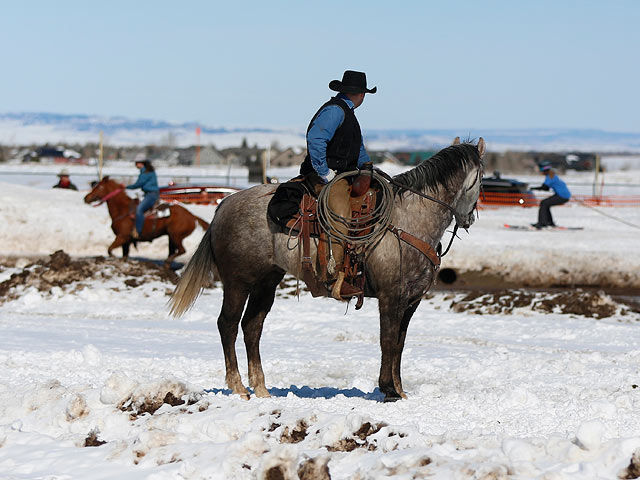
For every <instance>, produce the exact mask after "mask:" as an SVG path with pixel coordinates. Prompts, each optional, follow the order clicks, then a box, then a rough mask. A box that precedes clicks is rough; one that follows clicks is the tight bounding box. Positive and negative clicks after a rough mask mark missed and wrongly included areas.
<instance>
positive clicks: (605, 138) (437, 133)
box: [0, 113, 640, 153]
mask: <svg viewBox="0 0 640 480" xmlns="http://www.w3.org/2000/svg"><path fill="white" fill-rule="evenodd" d="M197 126H198V125H197V124H196V123H194V122H191V123H180V124H178V123H169V122H165V121H156V120H149V119H129V118H125V117H103V116H95V115H65V114H56V113H4V114H2V113H0V143H3V144H9V145H27V144H32V143H35V144H41V143H45V142H48V143H87V142H98V138H99V132H100V131H102V132H103V134H104V141H105V143H108V144H110V145H122V146H126V145H144V144H153V143H155V144H164V145H166V144H172V145H176V146H188V145H195V144H196V143H197V138H196V128H197ZM200 129H201V136H200V143H201V145H208V144H214V145H215V146H216V147H218V148H225V147H230V146H237V145H240V143H241V142H242V141H243V139H246V141H247V143H248V144H249V145H255V144H257V145H259V146H261V147H266V146H268V145H270V144H272V143H273V142H277V143H278V145H279V146H281V147H286V146H304V145H305V139H304V132H305V130H304V127H299V128H288V129H287V128H272V127H264V128H256V127H209V126H204V125H200ZM364 133H365V139H366V143H367V146H368V148H369V149H375V150H384V149H388V150H398V149H433V148H441V147H443V146H445V145H448V144H449V143H450V142H451V140H452V139H453V138H454V137H456V136H460V137H461V138H463V139H465V138H471V139H474V138H477V137H480V136H482V137H484V138H485V140H486V141H487V144H488V146H489V149H490V150H492V151H504V150H543V151H570V150H581V151H597V152H636V153H637V152H640V133H628V132H608V131H603V130H571V129H485V130H482V129H471V130H470V129H460V130H454V129H443V130H435V129H434V130H418V129H416V130H410V129H407V130H375V129H374V130H365V132H364Z"/></svg>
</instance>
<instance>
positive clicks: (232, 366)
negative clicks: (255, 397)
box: [218, 285, 249, 400]
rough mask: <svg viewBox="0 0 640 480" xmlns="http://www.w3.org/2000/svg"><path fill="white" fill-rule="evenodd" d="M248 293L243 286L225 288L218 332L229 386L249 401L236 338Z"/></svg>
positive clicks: (233, 391) (232, 390)
mask: <svg viewBox="0 0 640 480" xmlns="http://www.w3.org/2000/svg"><path fill="white" fill-rule="evenodd" d="M247 296H248V292H247V290H246V289H245V288H243V287H241V286H237V285H236V286H225V287H224V299H223V301H222V310H221V311H220V316H219V317H218V331H219V332H220V339H221V340H222V349H223V351H224V364H225V370H226V375H225V379H226V382H227V386H228V387H229V388H230V389H231V392H232V393H234V394H238V395H240V396H241V397H242V398H244V399H246V400H249V391H248V390H247V389H246V388H245V386H244V385H243V384H242V378H241V377H240V372H239V371H238V358H237V357H236V345H235V344H236V338H237V337H238V325H239V323H240V317H241V316H242V310H243V309H244V304H245V302H246V300H247Z"/></svg>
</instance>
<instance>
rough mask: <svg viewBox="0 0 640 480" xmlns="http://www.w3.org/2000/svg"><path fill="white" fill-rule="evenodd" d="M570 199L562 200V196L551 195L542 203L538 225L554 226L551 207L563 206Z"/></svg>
mask: <svg viewBox="0 0 640 480" xmlns="http://www.w3.org/2000/svg"><path fill="white" fill-rule="evenodd" d="M568 201H569V199H568V198H562V197H561V196H560V195H551V196H550V197H547V198H545V199H544V200H542V201H541V202H540V210H538V225H541V226H545V227H546V226H548V225H554V223H553V217H552V216H551V207H553V206H554V205H562V204H563V203H567V202H568Z"/></svg>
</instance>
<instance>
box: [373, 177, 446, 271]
mask: <svg viewBox="0 0 640 480" xmlns="http://www.w3.org/2000/svg"><path fill="white" fill-rule="evenodd" d="M374 170H375V171H376V172H377V173H379V174H380V176H382V177H383V178H384V179H385V180H387V181H388V182H389V183H391V184H392V185H395V186H396V187H399V188H402V189H403V190H407V191H408V192H411V193H413V194H415V195H418V196H420V197H422V198H425V199H427V200H431V201H432V202H435V203H437V204H439V205H442V206H443V207H445V208H447V209H448V210H449V211H450V212H451V213H452V214H453V218H456V210H455V209H454V208H453V207H452V206H451V205H449V204H448V203H447V202H443V201H442V200H440V199H438V198H435V197H432V196H431V195H427V194H426V193H423V192H421V191H419V190H416V189H415V188H411V187H408V186H407V185H403V184H402V183H400V182H398V181H396V180H394V179H393V177H391V176H390V175H389V174H388V173H386V172H383V171H382V170H380V169H378V168H375V169H374ZM457 233H458V221H457V220H456V224H455V226H454V227H453V232H452V234H451V239H450V240H449V244H448V245H447V248H446V249H445V251H444V252H442V253H439V254H438V257H440V258H442V257H444V256H445V255H446V254H447V253H449V250H450V249H451V245H453V240H454V239H455V238H456V236H457Z"/></svg>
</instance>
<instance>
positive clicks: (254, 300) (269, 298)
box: [242, 268, 284, 397]
mask: <svg viewBox="0 0 640 480" xmlns="http://www.w3.org/2000/svg"><path fill="white" fill-rule="evenodd" d="M282 277H284V271H282V270H281V269H279V268H278V269H277V270H274V271H272V272H269V273H268V274H267V275H266V276H265V277H264V278H261V279H260V281H259V282H257V283H256V284H255V285H254V286H253V288H252V289H251V293H250V294H249V302H248V303H247V309H246V310H245V312H244V316H243V317H242V332H243V334H244V344H245V347H246V349H247V360H248V363H249V386H250V387H251V388H253V390H254V392H255V394H256V396H258V397H270V396H271V395H269V391H268V390H267V387H266V386H265V384H264V372H263V371H262V361H261V359H260V337H261V335H262V325H263V323H264V319H265V317H266V316H267V313H269V310H271V306H272V305H273V300H274V298H275V293H276V288H277V286H278V284H279V283H280V281H281V280H282Z"/></svg>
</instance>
